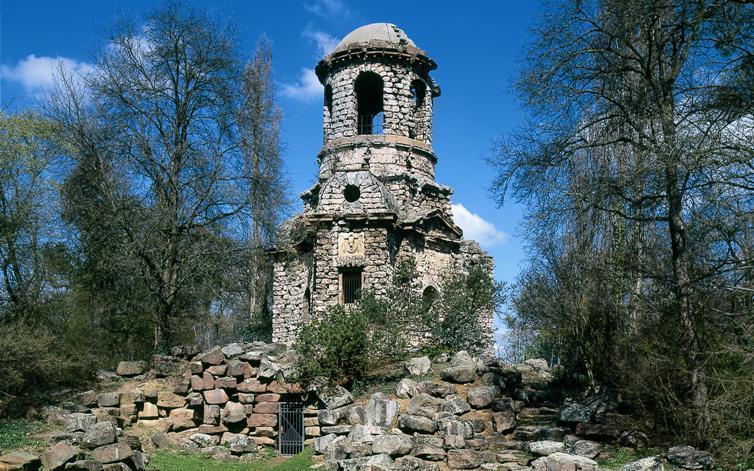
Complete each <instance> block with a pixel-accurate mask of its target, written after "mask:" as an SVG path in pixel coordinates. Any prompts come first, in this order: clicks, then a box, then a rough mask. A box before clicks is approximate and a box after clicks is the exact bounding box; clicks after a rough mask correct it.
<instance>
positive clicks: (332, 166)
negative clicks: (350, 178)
mask: <svg viewBox="0 0 754 471" xmlns="http://www.w3.org/2000/svg"><path fill="white" fill-rule="evenodd" d="M408 141H410V139H407V138H401V137H399V136H383V135H379V134H378V135H362V136H358V137H353V138H349V139H348V140H347V141H346V142H340V143H339V144H338V145H332V146H328V147H326V148H325V149H324V150H323V151H322V152H321V153H320V156H319V161H320V173H319V178H320V179H327V178H329V177H330V176H331V175H332V174H333V172H334V171H336V170H346V171H347V170H365V169H368V170H369V171H370V172H372V173H373V174H375V175H377V176H379V177H385V176H393V175H401V174H403V173H410V174H412V175H415V176H416V177H424V178H428V179H430V180H432V179H434V177H435V160H436V158H435V156H434V154H432V152H431V150H430V149H429V148H428V147H425V146H411V143H410V142H408Z"/></svg>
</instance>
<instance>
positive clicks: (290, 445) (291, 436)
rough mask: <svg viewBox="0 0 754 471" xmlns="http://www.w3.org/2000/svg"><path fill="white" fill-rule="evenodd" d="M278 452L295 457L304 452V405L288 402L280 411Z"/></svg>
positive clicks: (298, 402)
mask: <svg viewBox="0 0 754 471" xmlns="http://www.w3.org/2000/svg"><path fill="white" fill-rule="evenodd" d="M278 424H279V428H278V452H279V453H280V454H281V455H295V454H298V453H301V452H302V451H304V403H303V402H301V401H295V400H294V401H286V402H281V403H280V408H279V409H278Z"/></svg>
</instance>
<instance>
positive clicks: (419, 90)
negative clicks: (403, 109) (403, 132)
mask: <svg viewBox="0 0 754 471" xmlns="http://www.w3.org/2000/svg"><path fill="white" fill-rule="evenodd" d="M410 90H411V101H413V103H414V107H413V108H414V109H413V110H412V111H413V115H414V116H413V118H414V119H413V122H412V123H411V124H410V125H409V127H408V137H410V138H411V139H416V138H417V136H418V135H419V134H422V130H423V128H424V100H425V98H426V96H427V85H426V84H425V83H424V81H422V80H419V79H416V80H414V81H412V82H411V88H410Z"/></svg>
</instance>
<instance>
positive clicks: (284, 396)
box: [0, 343, 714, 471]
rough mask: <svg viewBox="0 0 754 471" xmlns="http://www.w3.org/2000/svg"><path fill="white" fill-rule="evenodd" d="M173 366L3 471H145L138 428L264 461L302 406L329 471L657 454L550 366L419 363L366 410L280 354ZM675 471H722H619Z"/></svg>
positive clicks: (692, 462) (262, 350)
mask: <svg viewBox="0 0 754 471" xmlns="http://www.w3.org/2000/svg"><path fill="white" fill-rule="evenodd" d="M172 353H173V355H171V356H162V355H156V356H154V357H153V358H152V362H151V365H148V364H147V363H146V362H143V361H129V362H121V363H120V364H119V365H118V370H117V372H116V373H106V372H102V373H101V374H100V375H98V379H99V381H100V383H101V384H102V387H103V389H105V390H104V391H102V392H95V391H87V392H84V393H82V394H80V395H79V402H80V404H79V405H75V404H71V403H68V405H66V406H65V407H66V408H68V410H69V411H70V410H75V412H72V413H67V414H62V415H61V413H60V412H57V413H56V414H58V415H57V416H58V419H59V421H60V423H61V425H62V427H63V428H64V430H62V431H53V432H46V433H47V434H48V439H49V440H50V441H52V442H53V443H55V444H54V445H53V446H52V447H51V448H49V449H48V450H47V451H45V452H44V453H42V454H41V455H35V454H31V453H26V452H14V453H9V454H6V455H1V456H0V470H29V469H39V468H40V466H41V467H42V469H45V470H53V471H57V470H63V469H66V470H102V471H132V470H142V469H145V468H146V466H147V464H148V463H149V456H148V455H147V454H146V453H144V450H145V449H146V448H143V447H142V442H141V440H140V439H139V438H137V436H136V435H134V430H132V429H133V428H135V427H138V428H140V429H142V430H147V431H151V438H150V440H149V443H146V445H147V446H151V447H156V448H163V447H170V446H173V447H179V448H181V449H183V450H186V451H196V452H201V453H204V454H209V455H212V456H213V458H215V459H217V460H221V461H241V462H243V461H253V460H255V459H256V458H257V452H258V446H273V447H274V446H275V445H276V439H277V430H278V423H277V410H278V407H279V404H280V402H281V401H285V400H290V399H298V400H305V404H306V406H305V408H304V411H303V414H304V427H305V435H306V440H305V445H306V446H307V447H311V448H313V450H314V451H315V453H317V456H315V458H316V461H318V462H319V464H318V465H317V467H319V468H324V469H327V470H347V471H359V470H361V471H443V470H448V469H451V470H454V469H468V470H532V471H571V470H573V471H597V470H598V469H599V467H598V465H597V463H596V461H595V458H596V457H598V456H599V455H600V454H601V453H602V451H603V448H604V447H605V445H606V444H610V445H620V446H624V447H632V448H636V449H643V448H646V447H647V446H648V445H649V441H648V438H647V436H646V435H644V434H643V433H641V431H639V430H636V429H635V428H634V427H635V424H634V423H633V422H632V421H631V420H630V418H629V417H627V416H623V415H621V414H618V413H616V412H615V411H616V408H617V405H616V403H615V401H613V400H612V399H611V398H610V396H609V395H607V394H604V393H603V394H597V395H593V396H589V397H587V398H585V399H583V400H581V401H575V400H569V399H567V400H566V401H565V402H564V403H563V404H562V405H559V404H556V403H554V402H552V401H553V396H552V390H551V388H550V386H549V383H550V381H551V380H552V379H553V371H552V370H550V368H549V367H548V365H547V362H546V361H545V360H542V359H534V360H526V361H524V362H523V363H521V364H517V365H510V364H506V363H504V362H501V361H498V360H495V359H493V358H490V357H479V358H474V357H471V356H470V355H469V354H467V353H466V352H458V353H457V354H455V355H453V356H452V357H450V356H449V355H447V354H441V355H439V356H438V357H436V358H434V359H433V360H430V359H429V358H428V357H418V358H412V359H409V360H407V361H406V362H405V364H404V366H405V368H406V370H407V377H405V378H404V379H402V380H401V381H399V382H398V384H397V385H396V386H395V388H394V393H391V394H386V393H384V392H377V393H374V394H372V395H371V396H370V397H369V399H368V400H366V399H364V398H354V397H353V395H352V394H351V393H350V392H349V391H347V390H345V389H344V388H342V387H339V386H335V387H324V386H320V387H318V388H317V389H316V390H311V391H308V392H306V393H305V392H304V391H302V390H301V388H299V387H298V386H297V385H295V384H290V383H288V382H286V381H285V378H286V377H292V374H293V372H294V370H295V363H296V358H295V354H294V353H293V352H292V351H290V350H286V349H285V346H283V345H279V344H263V343H251V344H238V343H236V344H230V345H227V346H225V347H223V348H220V347H215V348H213V349H211V350H208V351H205V352H201V353H199V352H198V349H197V348H195V347H176V348H175V349H173V352H172ZM150 366H151V367H150ZM438 373H439V377H440V379H439V380H438V379H437V374H438ZM427 378H430V379H427ZM124 380H125V381H124ZM113 386H117V389H116V388H114V387H113ZM52 409H55V408H52ZM57 409H60V408H57ZM140 435H141V436H143V435H144V434H143V433H141V434H140ZM666 462H667V463H669V464H672V465H673V466H676V467H677V468H678V469H681V470H686V469H688V470H691V469H705V470H711V469H713V468H714V460H713V459H712V457H711V456H710V454H709V453H708V452H706V451H702V450H697V449H695V448H693V447H691V446H684V445H681V446H674V447H671V448H670V449H668V450H667V452H666V453H665V454H664V455H662V456H652V457H647V458H644V459H641V460H639V461H637V462H634V463H630V464H627V465H625V466H623V467H622V468H621V471H662V470H663V469H664V463H666ZM673 469H676V468H673Z"/></svg>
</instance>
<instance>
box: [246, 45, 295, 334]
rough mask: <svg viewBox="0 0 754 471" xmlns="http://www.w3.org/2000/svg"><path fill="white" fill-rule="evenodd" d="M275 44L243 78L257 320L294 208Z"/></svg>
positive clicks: (252, 299) (264, 48)
mask: <svg viewBox="0 0 754 471" xmlns="http://www.w3.org/2000/svg"><path fill="white" fill-rule="evenodd" d="M272 74H273V69H272V43H271V42H270V40H269V39H268V38H266V37H264V36H263V37H262V38H260V39H259V41H258V43H257V48H256V53H255V54H254V58H253V59H252V60H251V62H250V63H249V64H248V65H247V66H246V68H245V70H244V74H243V97H242V105H241V108H240V110H239V116H238V125H239V131H240V136H241V149H242V152H243V160H244V173H245V175H246V177H247V178H248V193H249V195H248V197H249V209H250V210H249V219H248V234H247V237H248V249H249V267H248V268H249V286H248V293H249V299H248V302H249V310H250V314H251V318H252V320H254V317H255V316H257V315H260V314H261V312H262V310H263V308H264V306H265V304H266V300H267V294H268V290H269V285H270V280H271V276H270V273H269V271H270V269H271V266H270V264H269V263H268V262H269V261H268V259H267V257H266V255H265V253H264V249H265V248H266V247H268V246H269V244H270V243H271V242H272V241H273V240H274V236H275V230H276V229H277V225H278V223H279V222H280V218H281V216H282V215H283V214H284V212H285V210H286V209H287V206H288V204H289V201H288V198H287V195H286V193H285V190H284V189H285V181H284V176H283V161H282V156H281V149H280V121H281V119H282V112H281V110H280V108H279V107H278V105H277V103H276V101H275V82H274V79H273V75H272Z"/></svg>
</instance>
